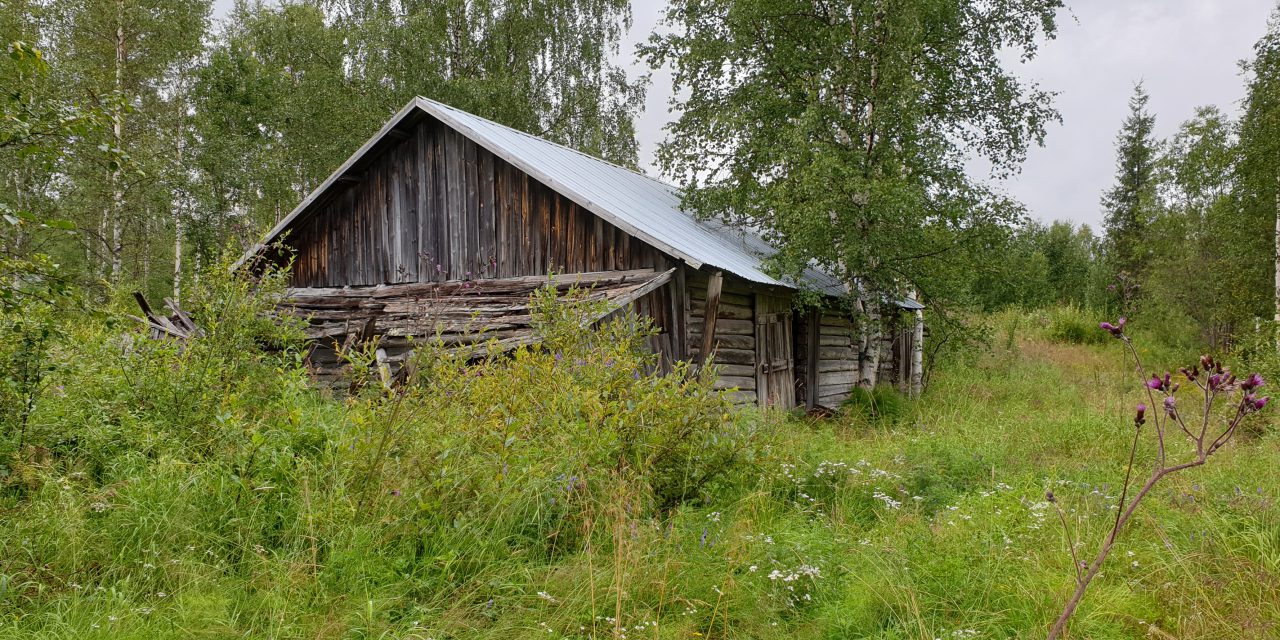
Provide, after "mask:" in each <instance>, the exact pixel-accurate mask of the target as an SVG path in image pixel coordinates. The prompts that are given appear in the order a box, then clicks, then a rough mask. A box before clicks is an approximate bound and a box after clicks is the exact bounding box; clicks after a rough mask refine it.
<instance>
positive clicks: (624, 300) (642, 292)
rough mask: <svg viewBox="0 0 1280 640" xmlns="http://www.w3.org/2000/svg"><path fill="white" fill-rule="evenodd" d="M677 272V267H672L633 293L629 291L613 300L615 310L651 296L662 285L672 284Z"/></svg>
mask: <svg viewBox="0 0 1280 640" xmlns="http://www.w3.org/2000/svg"><path fill="white" fill-rule="evenodd" d="M675 272H676V269H675V267H672V268H670V269H667V270H666V271H663V272H662V273H660V274H658V275H657V276H656V277H654V279H652V280H650V281H648V282H646V283H644V284H643V285H641V286H639V287H636V288H635V289H633V290H632V291H629V292H627V293H625V294H623V295H620V296H618V297H617V298H615V299H614V300H613V306H614V307H615V308H622V307H625V306H627V305H629V304H631V303H632V302H635V301H636V300H639V299H640V298H643V297H644V296H646V295H649V294H650V293H652V292H653V291H655V290H656V289H657V288H658V287H661V286H662V285H664V284H666V283H668V282H670V281H671V276H672V275H674V274H675Z"/></svg>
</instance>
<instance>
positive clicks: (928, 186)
mask: <svg viewBox="0 0 1280 640" xmlns="http://www.w3.org/2000/svg"><path fill="white" fill-rule="evenodd" d="M1061 6H1062V5H1061V2H1059V1H1058V0H1011V1H1009V2H1000V3H971V2H959V1H956V0H837V1H833V2H819V1H814V0H736V1H731V0H675V1H674V2H672V3H671V4H670V6H669V8H668V9H667V12H666V19H665V22H666V24H665V27H666V28H665V29H664V30H661V31H659V32H658V33H656V34H655V35H653V36H652V37H651V38H650V40H649V42H648V44H647V45H646V46H644V47H643V48H642V54H643V55H644V56H645V58H646V59H647V60H648V62H649V64H650V65H651V66H653V67H662V66H668V65H669V66H670V67H671V68H672V70H673V81H674V85H675V86H674V89H675V92H674V93H675V95H677V96H681V98H679V99H678V104H676V105H675V106H676V107H677V108H678V110H679V111H680V117H679V119H678V120H676V122H674V123H672V124H671V125H670V127H669V129H668V130H669V136H668V138H667V140H666V141H665V142H664V143H663V144H662V145H661V146H660V148H659V152H658V159H659V162H660V164H661V166H662V169H663V170H664V171H665V172H666V173H668V174H669V175H671V176H673V177H674V178H675V179H676V180H677V181H678V182H679V183H680V185H681V186H682V187H683V188H684V190H685V203H686V206H688V207H689V208H691V209H692V210H693V211H695V212H697V213H699V214H700V215H704V216H714V217H721V218H723V219H725V220H727V221H728V222H730V223H737V224H745V225H750V226H752V227H754V228H756V229H758V230H760V231H761V232H762V233H763V234H764V235H765V237H766V239H768V240H769V241H771V242H772V243H773V244H774V245H775V246H778V247H779V248H780V251H779V253H778V254H777V256H776V258H775V259H774V263H773V268H774V269H775V270H777V271H778V272H779V273H781V274H784V275H794V274H796V273H798V272H800V271H801V270H802V269H803V268H804V267H805V266H806V265H808V264H810V263H816V264H818V265H820V266H821V267H823V268H825V269H827V270H829V271H830V272H832V273H834V274H837V275H838V276H839V277H840V279H841V280H842V281H843V282H844V283H845V286H846V288H847V291H848V292H849V295H850V296H851V297H853V298H855V299H856V301H857V304H856V307H857V308H858V309H859V310H860V312H861V314H860V315H861V316H862V323H861V324H862V326H863V327H864V329H863V331H862V333H861V338H862V342H863V349H864V353H865V357H864V361H863V362H864V367H863V373H862V375H861V376H860V377H861V378H862V379H863V383H864V384H874V382H875V380H874V377H875V376H874V365H875V362H874V358H875V355H874V354H875V353H877V352H878V349H874V348H873V347H874V344H875V343H876V342H877V337H876V335H875V334H876V332H877V331H878V325H879V323H878V321H877V320H878V318H877V316H878V313H879V311H878V307H879V306H880V304H881V303H882V301H884V300H885V299H886V297H889V296H895V297H896V296H900V295H903V294H905V292H906V290H907V289H908V288H915V289H916V290H917V291H918V292H919V293H920V294H921V296H922V297H924V298H926V299H928V300H930V303H931V304H934V305H940V304H946V303H947V302H948V301H949V300H952V299H953V298H954V297H955V296H956V295H957V294H958V292H957V291H955V290H953V289H952V287H951V286H949V285H950V284H951V282H952V280H951V279H950V278H949V277H948V276H947V275H946V273H945V272H946V271H954V270H956V269H958V268H961V267H960V265H959V264H957V260H958V259H959V258H960V257H961V256H966V248H967V247H970V246H972V243H974V242H977V241H978V238H979V237H980V234H979V233H976V232H977V231H978V230H980V229H983V228H984V227H987V226H989V225H992V224H995V225H999V224H1003V223H1006V222H1009V221H1012V220H1014V219H1016V218H1018V217H1019V216H1020V213H1021V211H1020V208H1019V207H1017V206H1016V205H1014V204H1013V203H1010V202H1007V201H1004V200H1002V199H1001V198H999V197H997V196H996V195H994V194H993V193H992V192H991V191H990V190H989V189H988V188H987V187H986V186H985V185H984V184H982V183H981V182H979V181H975V180H973V179H971V178H970V177H969V176H968V175H967V174H966V171H965V165H966V161H967V160H968V159H970V158H972V157H975V156H977V157H981V158H982V159H984V160H985V161H987V162H988V163H989V164H990V166H991V167H992V172H993V173H994V174H996V175H1007V174H1009V173H1011V172H1013V171H1016V169H1017V167H1018V166H1019V164H1020V163H1021V161H1022V159H1023V158H1024V155H1025V151H1026V148H1027V146H1028V145H1029V144H1032V143H1038V142H1040V141H1041V140H1042V139H1043V136H1044V133H1045V126H1046V124H1047V123H1049V122H1051V121H1053V120H1054V119H1055V118H1056V117H1057V114H1056V112H1055V111H1054V109H1053V107H1052V105H1051V98H1052V96H1051V94H1049V93H1048V92H1046V91H1044V90H1041V89H1040V88H1039V87H1037V86H1036V85H1034V84H1029V83H1027V82H1024V81H1022V80H1020V79H1019V78H1017V77H1016V76H1015V75H1013V74H1012V73H1010V71H1009V70H1008V69H1006V68H1005V67H1004V66H1002V64H1001V62H1000V60H1001V59H1002V58H1005V59H1007V58H1010V57H1013V56H1019V57H1021V58H1022V59H1029V58H1031V57H1033V56H1034V55H1035V54H1036V51H1037V48H1038V46H1039V44H1040V43H1041V42H1042V41H1043V40H1044V39H1046V38H1052V37H1053V36H1054V35H1055V33H1056V22H1055V21H1056V14H1057V10H1058V9H1059V8H1060V7H1061ZM965 263H966V264H968V262H967V260H966V261H965Z"/></svg>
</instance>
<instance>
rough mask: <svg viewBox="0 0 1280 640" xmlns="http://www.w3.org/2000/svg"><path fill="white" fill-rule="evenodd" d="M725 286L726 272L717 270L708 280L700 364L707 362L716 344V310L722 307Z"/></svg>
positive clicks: (699, 357) (699, 355)
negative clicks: (722, 291)
mask: <svg viewBox="0 0 1280 640" xmlns="http://www.w3.org/2000/svg"><path fill="white" fill-rule="evenodd" d="M723 286H724V273H722V272H720V271H717V272H715V273H713V274H711V279H710V280H708V281H707V304H706V307H705V311H703V316H702V323H703V324H702V348H701V349H700V350H699V351H698V364H699V365H703V364H706V362H707V358H708V357H709V356H710V354H711V350H712V348H713V347H714V345H715V339H716V312H717V311H718V310H719V308H720V289H721V288H722V287H723Z"/></svg>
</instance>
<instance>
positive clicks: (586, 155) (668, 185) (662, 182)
mask: <svg viewBox="0 0 1280 640" xmlns="http://www.w3.org/2000/svg"><path fill="white" fill-rule="evenodd" d="M416 99H417V100H421V101H423V102H430V103H431V104H432V105H435V106H437V107H440V108H442V109H447V110H449V111H453V112H456V113H461V114H463V115H465V116H468V117H471V118H475V119H477V120H483V121H485V122H487V123H489V124H491V125H494V126H495V127H501V128H503V129H506V130H508V131H511V132H512V133H515V134H518V135H521V136H524V137H526V138H530V139H532V140H536V141H538V142H540V143H542V144H549V145H552V146H556V147H560V148H561V149H564V150H565V151H572V152H573V153H576V154H578V155H580V156H583V157H584V158H588V159H590V160H594V161H596V162H599V163H602V164H606V165H609V166H610V167H613V168H615V169H621V170H622V171H626V172H628V173H632V174H635V175H637V176H640V177H641V178H644V179H646V180H652V181H653V182H656V183H658V184H660V185H662V186H664V187H666V188H668V189H671V190H672V191H677V190H679V187H677V186H676V185H673V184H671V183H670V182H667V181H666V180H663V179H661V178H655V177H653V176H651V175H649V174H647V173H645V172H643V171H637V170H635V169H632V168H630V167H624V166H622V165H620V164H618V163H616V162H613V161H611V160H605V159H604V158H601V157H598V156H593V155H591V154H589V153H587V152H585V151H582V150H580V149H574V148H573V147H571V146H569V145H567V144H561V143H559V142H556V141H554V140H548V139H546V138H543V137H541V136H535V135H533V134H532V133H529V132H528V131H521V130H520V129H517V128H515V127H512V126H508V125H505V124H502V123H501V122H498V121H496V120H490V119H489V118H486V117H484V116H481V115H476V114H474V113H471V112H470V111H463V110H462V109H459V108H457V107H454V106H450V105H447V104H445V103H443V102H440V101H439V100H432V99H431V98H428V97H426V96H421V95H420V96H417V98H416Z"/></svg>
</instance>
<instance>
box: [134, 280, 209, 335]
mask: <svg viewBox="0 0 1280 640" xmlns="http://www.w3.org/2000/svg"><path fill="white" fill-rule="evenodd" d="M133 299H134V300H136V301H137V302H138V307H139V308H141V309H142V315H143V317H141V318H139V317H138V316H130V317H131V318H133V319H134V320H137V321H138V322H141V323H143V324H144V325H147V328H148V329H149V331H150V335H151V338H152V339H153V340H159V339H161V338H176V339H178V340H189V339H191V338H198V337H200V336H202V335H204V330H203V329H201V328H200V327H198V326H196V323H195V322H194V321H192V320H191V316H190V315H188V314H187V312H185V311H183V310H182V309H180V308H179V307H178V303H176V302H174V301H173V300H172V299H171V298H165V299H164V306H165V308H166V309H168V310H169V311H170V312H171V313H170V315H168V316H162V315H160V314H158V313H156V312H155V311H153V310H152V309H151V305H150V304H147V299H146V297H145V296H143V295H142V294H141V293H139V292H136V291H135V292H134V294H133Z"/></svg>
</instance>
